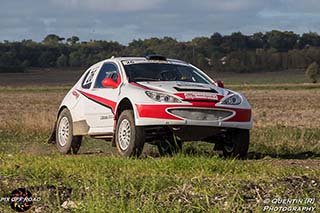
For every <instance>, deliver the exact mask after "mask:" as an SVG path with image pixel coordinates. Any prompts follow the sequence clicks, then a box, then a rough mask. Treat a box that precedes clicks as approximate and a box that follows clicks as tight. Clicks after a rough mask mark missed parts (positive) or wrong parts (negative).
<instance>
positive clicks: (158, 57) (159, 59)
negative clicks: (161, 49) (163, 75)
mask: <svg viewBox="0 0 320 213" xmlns="http://www.w3.org/2000/svg"><path fill="white" fill-rule="evenodd" d="M146 59H147V60H156V61H166V60H167V58H166V57H164V56H162V55H147V56H146Z"/></svg>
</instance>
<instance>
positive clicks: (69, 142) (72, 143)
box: [56, 109, 82, 154]
mask: <svg viewBox="0 0 320 213" xmlns="http://www.w3.org/2000/svg"><path fill="white" fill-rule="evenodd" d="M62 122H68V130H66V129H65V130H64V131H63V125H64V124H62ZM60 125H61V126H60ZM62 132H64V135H63V134H62ZM66 134H67V136H66V137H65V135H66ZM63 137H65V140H64V139H63ZM81 142H82V136H74V135H73V123H72V118H71V114H70V112H69V110H68V109H63V110H62V111H61V113H60V115H59V117H58V120H57V124H56V147H57V149H58V150H59V152H61V153H63V154H77V153H78V151H79V149H80V146H81Z"/></svg>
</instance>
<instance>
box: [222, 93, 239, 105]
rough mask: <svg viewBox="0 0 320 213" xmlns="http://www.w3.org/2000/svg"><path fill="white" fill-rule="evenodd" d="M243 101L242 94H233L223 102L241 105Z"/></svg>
mask: <svg viewBox="0 0 320 213" xmlns="http://www.w3.org/2000/svg"><path fill="white" fill-rule="evenodd" d="M241 102H242V98H241V97H240V95H236V94H233V95H231V96H229V97H227V98H226V99H225V100H223V101H222V102H221V103H222V104H225V105H239V104H240V103H241Z"/></svg>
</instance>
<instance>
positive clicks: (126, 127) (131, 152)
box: [115, 110, 145, 157]
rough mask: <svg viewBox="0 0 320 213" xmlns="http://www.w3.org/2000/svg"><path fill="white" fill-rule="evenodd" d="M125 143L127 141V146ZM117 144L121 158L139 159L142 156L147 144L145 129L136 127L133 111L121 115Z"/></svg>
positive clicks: (118, 123)
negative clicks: (145, 143)
mask: <svg viewBox="0 0 320 213" xmlns="http://www.w3.org/2000/svg"><path fill="white" fill-rule="evenodd" d="M120 128H123V129H120ZM128 132H129V133H128ZM124 138H125V139H124ZM124 141H127V144H125V142H124ZM115 142H116V147H117V149H118V152H119V154H120V155H121V156H125V157H139V156H140V155H141V153H142V151H143V146H144V142H145V137H144V128H143V127H138V126H136V125H135V122H134V115H133V111H132V110H124V111H123V112H122V113H121V114H120V117H119V120H118V122H117V129H116V140H115Z"/></svg>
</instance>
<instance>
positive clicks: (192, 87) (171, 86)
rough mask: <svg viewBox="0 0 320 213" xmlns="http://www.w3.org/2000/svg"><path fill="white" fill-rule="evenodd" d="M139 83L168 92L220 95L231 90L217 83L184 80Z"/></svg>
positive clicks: (226, 93)
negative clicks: (216, 84)
mask: <svg viewBox="0 0 320 213" xmlns="http://www.w3.org/2000/svg"><path fill="white" fill-rule="evenodd" d="M138 84H140V85H142V86H145V87H147V88H150V89H153V90H158V91H162V92H168V93H172V94H177V93H185V94H191V93H196V94H201V93H205V94H210V93H211V94H216V95H220V96H226V95H228V94H229V91H228V90H226V89H223V88H220V87H217V86H215V85H211V84H202V83H193V82H184V81H148V82H138Z"/></svg>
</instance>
